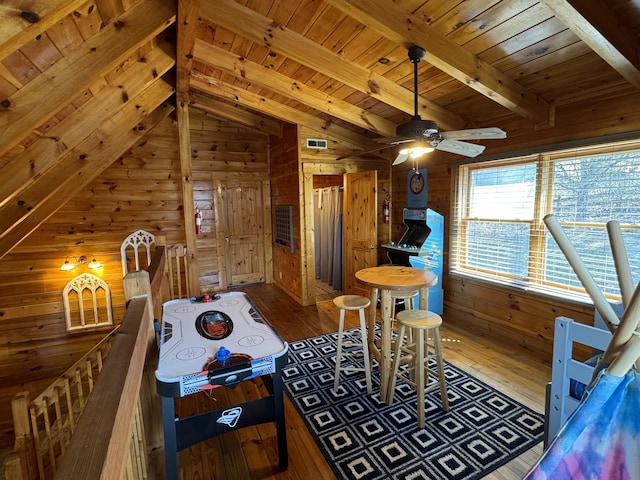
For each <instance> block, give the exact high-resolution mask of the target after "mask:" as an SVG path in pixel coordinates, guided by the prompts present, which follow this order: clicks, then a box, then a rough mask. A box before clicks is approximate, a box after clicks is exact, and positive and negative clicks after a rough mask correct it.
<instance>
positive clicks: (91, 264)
mask: <svg viewBox="0 0 640 480" xmlns="http://www.w3.org/2000/svg"><path fill="white" fill-rule="evenodd" d="M91 258H93V260H91V261H90V262H89V265H87V266H88V267H89V268H91V269H93V270H95V269H96V268H100V267H101V266H102V264H101V263H100V262H99V261H98V260H96V257H95V255H91Z"/></svg>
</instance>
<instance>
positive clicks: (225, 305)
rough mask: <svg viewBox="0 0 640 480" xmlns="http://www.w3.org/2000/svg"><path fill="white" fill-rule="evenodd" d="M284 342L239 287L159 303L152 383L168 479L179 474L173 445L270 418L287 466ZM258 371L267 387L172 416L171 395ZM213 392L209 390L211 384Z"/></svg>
mask: <svg viewBox="0 0 640 480" xmlns="http://www.w3.org/2000/svg"><path fill="white" fill-rule="evenodd" d="M287 353H288V345H287V343H286V342H285V341H284V340H283V339H282V338H281V337H280V336H279V335H278V333H277V332H276V331H275V330H273V328H272V327H271V326H270V325H269V323H268V322H267V320H266V319H265V318H264V317H263V316H262V314H261V313H260V311H259V310H258V309H257V307H256V306H255V305H254V304H253V302H252V301H251V300H250V299H249V298H248V297H247V295H246V294H245V293H244V292H228V293H219V294H205V295H200V296H197V297H192V298H188V299H180V300H171V301H168V302H166V303H164V304H163V306H162V327H161V334H160V349H159V360H158V368H157V370H156V387H157V391H158V394H159V395H160V397H161V400H162V425H163V429H164V443H165V462H166V473H167V479H168V480H173V479H175V480H177V479H178V452H179V451H181V450H183V449H185V448H188V447H190V446H192V445H194V444H196V443H199V442H201V441H204V440H206V439H208V438H212V437H215V436H217V435H221V434H223V433H226V432H229V431H232V430H235V429H239V428H243V427H247V426H250V425H257V424H260V423H267V422H275V424H276V432H277V440H278V457H279V464H280V467H281V468H283V469H284V468H286V467H287V466H288V454H287V439H286V431H285V418H284V403H283V383H282V369H283V368H284V366H285V365H286V364H287ZM258 376H260V377H262V379H263V381H264V382H265V385H266V386H267V388H268V389H269V393H270V394H269V395H267V396H264V397H262V398H259V399H255V400H250V401H247V402H245V403H242V404H238V405H234V406H226V407H223V408H219V409H217V410H213V411H210V412H206V413H202V414H198V415H193V416H190V417H186V418H177V417H176V414H175V399H176V398H178V397H184V396H187V395H193V394H197V393H200V392H206V391H208V390H212V389H215V388H219V387H227V388H233V387H235V386H236V385H238V384H239V383H240V382H242V381H245V380H248V379H250V378H254V377H258ZM210 393H214V392H210Z"/></svg>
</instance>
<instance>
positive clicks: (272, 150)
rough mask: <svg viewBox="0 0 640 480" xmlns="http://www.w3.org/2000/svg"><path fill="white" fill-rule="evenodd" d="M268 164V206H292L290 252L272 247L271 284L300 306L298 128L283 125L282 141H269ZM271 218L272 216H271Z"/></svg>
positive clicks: (272, 139) (302, 297)
mask: <svg viewBox="0 0 640 480" xmlns="http://www.w3.org/2000/svg"><path fill="white" fill-rule="evenodd" d="M269 157H270V163H271V171H270V178H271V205H272V208H273V207H276V206H282V205H292V206H293V245H294V252H293V253H291V252H290V250H289V248H288V247H284V246H281V245H274V247H273V283H274V284H276V285H278V286H279V287H280V288H282V289H283V290H284V291H285V292H287V293H288V294H289V295H290V296H291V297H293V298H295V299H296V300H298V301H299V302H300V303H302V304H303V305H304V304H305V302H304V300H303V299H304V296H305V295H306V293H307V292H305V291H304V288H303V282H302V278H301V273H302V271H303V259H302V257H301V249H302V243H301V218H302V217H301V208H300V184H299V181H300V180H299V158H298V128H297V126H295V125H286V126H285V127H284V129H283V136H282V138H277V137H273V136H272V137H271V138H270V146H269ZM272 216H273V215H272Z"/></svg>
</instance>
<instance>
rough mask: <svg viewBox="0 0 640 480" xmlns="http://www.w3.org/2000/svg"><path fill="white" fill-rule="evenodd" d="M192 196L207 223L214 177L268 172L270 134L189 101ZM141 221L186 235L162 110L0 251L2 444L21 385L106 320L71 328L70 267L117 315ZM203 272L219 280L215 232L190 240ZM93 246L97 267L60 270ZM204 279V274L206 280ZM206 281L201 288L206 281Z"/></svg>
mask: <svg viewBox="0 0 640 480" xmlns="http://www.w3.org/2000/svg"><path fill="white" fill-rule="evenodd" d="M189 116H190V128H191V133H190V135H191V141H192V168H193V177H194V190H195V192H194V194H195V201H196V202H197V204H198V205H199V206H200V207H201V208H203V213H204V225H209V226H211V225H213V224H212V223H207V222H211V220H212V219H211V216H210V215H211V212H210V210H208V208H207V207H208V205H210V203H211V199H212V198H213V186H212V185H213V184H212V176H216V175H218V176H219V177H220V176H221V177H225V176H229V175H231V176H233V177H234V178H239V177H242V176H247V175H248V176H250V177H251V178H254V177H255V176H256V175H259V176H260V177H263V178H268V164H267V158H268V151H267V143H268V139H267V136H266V135H259V134H258V135H257V134H256V133H255V132H253V131H249V130H247V129H244V128H239V127H238V126H237V125H235V126H233V125H230V124H229V123H228V122H222V121H219V120H216V119H214V118H213V117H211V116H209V115H207V114H204V113H202V112H200V111H198V110H195V109H191V110H190V114H189ZM138 229H144V230H147V231H149V232H151V233H153V234H155V235H158V236H159V237H164V238H165V239H166V243H167V244H170V245H171V244H181V243H185V234H184V218H183V204H182V185H181V173H180V161H179V158H178V138H177V127H176V123H175V118H172V117H168V118H166V119H165V120H164V121H163V122H161V123H160V124H159V125H158V126H157V127H156V128H154V129H153V130H152V131H150V132H149V134H148V135H147V136H146V137H144V139H143V140H142V141H141V142H139V143H138V144H137V145H134V146H133V147H131V148H130V149H129V150H128V151H127V153H126V154H125V155H123V156H122V157H121V158H118V159H116V160H115V161H114V162H113V164H112V165H111V166H110V167H109V168H108V169H107V170H106V171H105V172H104V173H103V174H102V175H101V176H100V177H98V178H97V179H96V180H95V181H94V182H93V183H92V184H91V185H89V187H88V188H86V189H85V190H83V191H80V192H78V193H77V195H76V196H75V197H74V198H73V199H72V200H71V201H69V202H68V203H67V204H65V205H64V207H63V208H62V209H60V210H59V211H58V212H57V213H56V214H54V215H53V216H52V217H50V218H49V219H48V220H47V221H46V222H45V223H44V224H43V225H42V226H41V227H39V228H38V229H37V230H36V231H34V232H33V233H32V234H31V235H30V236H28V237H27V238H26V239H25V240H23V241H22V242H21V243H20V244H19V245H18V246H17V247H16V248H14V249H13V250H12V251H11V252H10V253H9V254H7V255H6V256H5V257H4V258H2V259H1V260H0V382H1V383H2V389H0V447H4V446H10V445H12V444H13V438H12V433H11V430H12V421H11V408H10V401H11V398H12V397H13V395H14V394H15V393H17V392H19V391H23V390H27V391H32V392H34V393H39V392H40V391H41V390H42V389H43V388H44V386H46V385H48V384H49V382H50V380H51V379H52V378H55V377H57V376H58V375H60V374H61V373H62V372H63V371H64V370H66V369H67V368H68V367H69V366H70V365H72V364H73V363H74V362H75V361H76V359H77V358H79V357H80V356H81V355H82V354H84V353H86V351H87V350H88V349H89V348H90V347H91V346H92V345H94V344H95V343H96V342H97V341H98V340H100V339H101V338H102V337H103V336H104V334H105V333H106V331H107V330H108V329H98V330H95V331H92V332H86V333H73V334H68V333H67V332H66V329H65V320H64V311H63V305H62V290H63V288H64V286H65V285H66V283H67V282H68V281H69V280H71V279H72V278H74V277H75V276H76V275H78V274H80V273H83V272H88V273H93V274H96V275H98V276H99V277H101V278H103V279H104V280H105V281H106V282H107V283H108V285H109V287H110V289H111V296H112V302H113V307H114V321H115V322H116V323H119V322H120V320H121V319H122V316H123V314H124V297H123V290H122V267H121V261H120V245H121V243H122V241H123V240H124V238H126V236H127V235H129V234H130V233H132V232H134V231H135V230H138ZM197 248H198V262H199V264H198V265H199V270H200V277H201V280H202V281H203V283H205V285H204V286H205V287H207V288H206V289H209V288H215V287H217V285H218V284H217V282H218V279H219V275H218V269H219V263H218V257H217V243H216V234H215V231H214V230H213V231H212V232H211V233H207V234H203V235H201V236H199V237H198V239H197ZM89 254H94V255H95V256H96V257H97V259H98V260H99V261H100V262H101V263H102V264H103V267H102V268H101V269H100V270H98V271H94V270H88V269H87V268H86V266H80V267H78V268H76V269H75V270H72V271H70V272H62V271H60V265H61V264H62V262H63V261H64V259H65V256H67V255H75V256H80V255H87V256H88V255H89ZM207 282H209V283H207ZM204 289H205V288H203V290H204Z"/></svg>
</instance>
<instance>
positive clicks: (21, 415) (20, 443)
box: [4, 392, 36, 479]
mask: <svg viewBox="0 0 640 480" xmlns="http://www.w3.org/2000/svg"><path fill="white" fill-rule="evenodd" d="M11 413H12V415H13V430H14V435H15V444H14V446H13V451H12V452H11V453H10V454H9V456H7V458H6V459H5V462H4V467H5V475H6V478H7V479H13V478H15V479H29V478H34V477H35V475H36V472H35V471H32V466H33V465H35V460H34V459H35V451H34V447H33V438H32V437H33V435H32V434H31V423H30V421H29V392H20V393H18V394H17V395H15V396H14V397H13V399H12V400H11Z"/></svg>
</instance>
